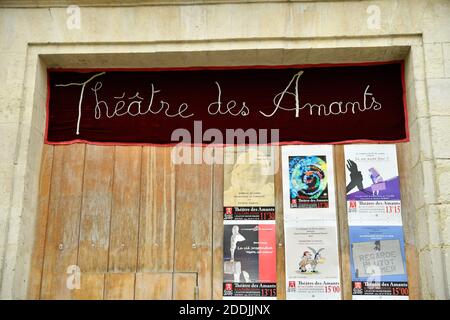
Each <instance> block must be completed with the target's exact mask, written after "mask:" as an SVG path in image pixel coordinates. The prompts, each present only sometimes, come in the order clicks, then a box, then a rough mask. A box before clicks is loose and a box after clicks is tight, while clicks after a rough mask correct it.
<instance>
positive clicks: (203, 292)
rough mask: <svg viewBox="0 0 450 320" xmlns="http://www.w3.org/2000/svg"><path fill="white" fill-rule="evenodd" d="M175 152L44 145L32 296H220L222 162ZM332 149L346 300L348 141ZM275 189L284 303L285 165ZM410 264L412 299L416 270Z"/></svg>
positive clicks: (411, 258)
mask: <svg viewBox="0 0 450 320" xmlns="http://www.w3.org/2000/svg"><path fill="white" fill-rule="evenodd" d="M209 149H211V148H209ZM203 150H204V149H203ZM171 151H172V148H170V147H147V146H145V147H139V146H138V147H134V146H133V147H130V146H128V147H125V146H94V145H85V144H73V145H61V146H50V145H45V146H44V151H43V156H42V165H41V179H40V192H39V196H38V197H39V202H38V204H39V208H38V211H39V212H38V217H37V222H36V238H35V247H34V251H33V260H32V269H31V275H30V279H29V290H28V297H29V298H30V299H221V298H222V271H223V270H222V256H223V252H222V243H223V239H222V237H223V220H222V212H223V204H222V198H223V167H222V166H221V165H208V164H196V165H174V164H173V163H172V161H171ZM220 151H221V149H214V150H213V151H212V152H218V153H219V154H220ZM335 154H336V156H335V165H336V168H337V169H338V170H335V171H336V172H337V175H336V176H337V177H336V179H337V186H338V188H337V192H338V197H337V199H338V211H339V213H338V220H339V226H340V227H339V231H340V255H341V264H342V265H341V270H342V280H343V288H344V292H343V297H344V298H346V299H348V298H351V294H350V273H349V259H348V255H349V252H348V235H347V233H348V230H347V226H346V223H347V222H346V219H345V216H346V212H345V210H346V208H345V192H343V189H342V188H345V182H344V181H343V179H345V176H344V174H345V173H344V171H343V169H342V168H344V167H343V163H344V159H343V148H342V146H336V147H335ZM279 167H280V166H279ZM339 168H340V169H339ZM400 169H401V168H400ZM275 193H276V210H277V243H278V247H277V277H278V298H279V299H284V298H285V279H284V235H283V216H282V190H281V172H280V171H279V172H278V174H277V175H276V177H275ZM407 248H409V246H408V244H407ZM407 258H408V263H409V265H411V264H412V263H413V264H414V263H416V261H415V259H416V255H415V250H408V251H407ZM408 270H409V272H410V280H411V281H412V282H411V283H410V286H411V284H412V286H411V289H412V290H411V297H412V298H414V297H417V294H418V286H417V279H418V276H417V271H415V268H408ZM78 275H79V276H80V277H79V278H77V277H78ZM77 279H79V283H78V282H77V281H76V280H77ZM74 280H75V281H74ZM78 284H79V288H78Z"/></svg>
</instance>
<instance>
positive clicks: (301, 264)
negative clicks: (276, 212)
mask: <svg viewBox="0 0 450 320" xmlns="http://www.w3.org/2000/svg"><path fill="white" fill-rule="evenodd" d="M284 230H285V250H286V251H285V253H286V254H285V271H286V299H288V300H291V299H297V300H305V299H311V300H313V299H322V300H334V299H336V300H338V299H341V285H340V280H339V254H338V245H337V241H338V240H337V228H336V223H335V222H333V221H325V220H319V221H313V220H311V221H303V222H302V223H298V222H296V221H291V222H289V221H285V229H284Z"/></svg>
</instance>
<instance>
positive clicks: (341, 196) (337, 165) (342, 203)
mask: <svg viewBox="0 0 450 320" xmlns="http://www.w3.org/2000/svg"><path fill="white" fill-rule="evenodd" d="M334 172H335V176H336V177H335V185H336V210H337V224H338V235H339V236H338V239H339V260H340V265H341V286H342V299H345V300H351V299H352V276H351V272H350V244H349V235H348V219H347V194H346V190H345V186H346V182H345V156H344V146H343V145H336V146H334Z"/></svg>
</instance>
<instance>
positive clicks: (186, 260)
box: [175, 148, 212, 299]
mask: <svg viewBox="0 0 450 320" xmlns="http://www.w3.org/2000/svg"><path fill="white" fill-rule="evenodd" d="M192 149H193V150H194V149H196V148H192ZM193 152H195V151H193ZM175 172H176V177H175V181H176V188H177V192H176V212H175V214H176V223H175V272H187V271H197V272H198V273H199V276H198V284H199V287H200V291H199V298H200V299H211V296H212V248H211V245H212V195H211V192H212V184H211V180H212V166H211V165H207V164H195V165H194V164H180V165H177V166H176V171H175Z"/></svg>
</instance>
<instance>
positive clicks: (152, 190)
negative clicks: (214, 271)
mask: <svg viewBox="0 0 450 320" xmlns="http://www.w3.org/2000/svg"><path fill="white" fill-rule="evenodd" d="M171 150H172V148H170V147H144V148H143V152H142V181H141V206H140V207H141V209H140V210H141V213H140V226H139V267H138V270H139V271H141V272H148V271H152V272H160V271H167V272H172V271H173V255H174V226H175V167H174V164H173V162H172V159H171Z"/></svg>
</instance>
